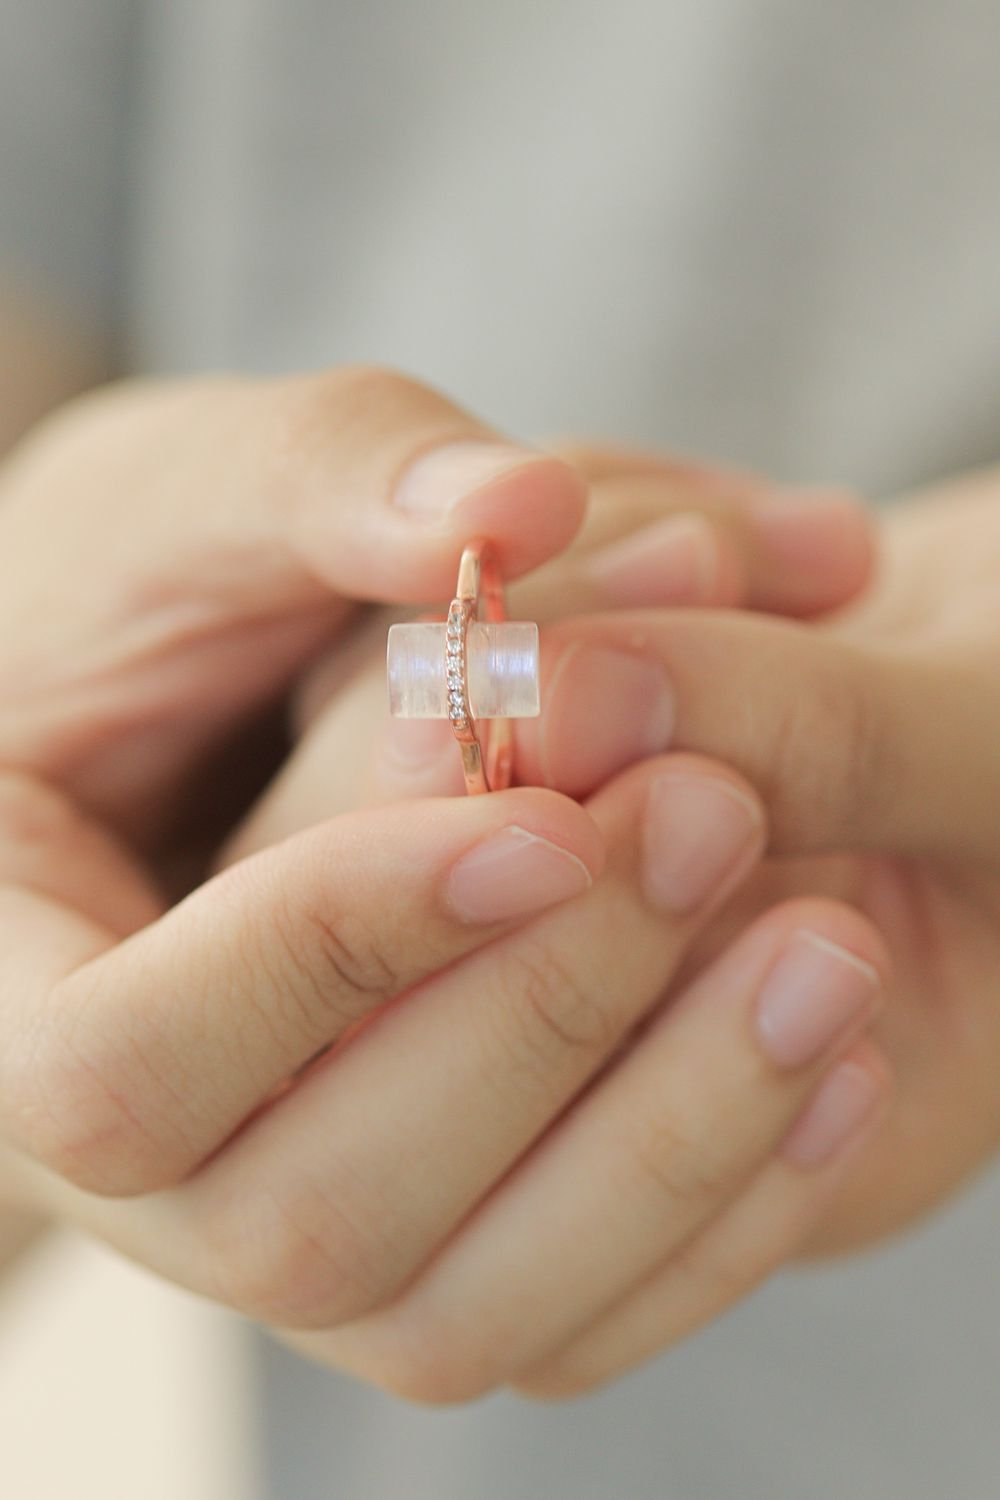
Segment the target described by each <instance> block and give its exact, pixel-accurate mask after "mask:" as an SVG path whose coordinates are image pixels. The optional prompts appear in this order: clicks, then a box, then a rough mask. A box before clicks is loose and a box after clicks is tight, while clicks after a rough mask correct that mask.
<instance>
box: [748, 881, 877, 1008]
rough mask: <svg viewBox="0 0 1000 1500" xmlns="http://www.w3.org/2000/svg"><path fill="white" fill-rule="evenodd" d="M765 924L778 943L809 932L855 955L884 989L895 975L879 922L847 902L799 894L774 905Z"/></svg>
mask: <svg viewBox="0 0 1000 1500" xmlns="http://www.w3.org/2000/svg"><path fill="white" fill-rule="evenodd" d="M761 927H762V930H763V932H764V933H765V934H766V936H767V939H768V940H770V941H773V942H774V943H775V945H776V946H780V945H781V944H782V943H784V942H786V941H788V940H789V939H790V938H791V937H793V936H794V935H795V934H796V933H804V934H808V935H809V936H810V937H811V938H813V939H814V940H818V941H819V942H821V943H827V944H829V945H830V946H831V947H834V948H837V949H839V950H841V951H842V952H843V953H844V954H845V955H846V956H848V957H850V958H853V959H854V960H855V961H856V962H857V963H858V964H860V965H862V966H863V967H864V968H865V969H866V970H867V971H869V972H870V973H871V975H872V981H873V983H874V984H875V985H876V986H877V987H878V988H880V989H882V990H884V989H885V988H886V987H887V985H888V983H889V980H890V978H891V975H892V955H891V953H890V951H889V948H888V946H887V945H886V942H885V939H884V938H883V937H882V934H881V933H880V932H879V930H878V928H877V927H876V926H875V924H874V923H873V922H872V921H871V920H870V919H869V918H868V917H866V916H865V915H864V914H863V913H862V912H860V911H858V910H857V909H856V908H855V907H853V906H848V905H847V904H846V903H845V902H842V901H836V900H834V899H832V898H830V897H826V896H807V897H797V898H794V899H792V900H789V901H784V902H782V903H781V904H780V905H778V906H775V907H773V908H772V909H771V910H770V911H769V912H768V913H767V914H766V915H765V916H764V917H763V918H761Z"/></svg>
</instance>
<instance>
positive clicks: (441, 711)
mask: <svg viewBox="0 0 1000 1500" xmlns="http://www.w3.org/2000/svg"><path fill="white" fill-rule="evenodd" d="M468 658H469V706H470V708H471V709H472V715H473V718H476V719H531V718H534V717H535V716H536V715H537V713H538V711H539V701H538V626H537V625H535V624H532V623H531V622H530V621H529V622H525V621H521V620H504V621H503V622H502V623H501V624H497V625H487V624H481V623H475V624H472V625H470V626H469V642H468ZM386 670H387V673H388V679H389V708H390V711H391V712H392V713H393V714H394V715H395V716H396V717H397V718H403V719H446V718H447V717H448V687H447V683H446V681H445V625H444V622H443V621H434V622H431V623H427V622H425V621H416V622H408V623H406V624H403V625H392V626H390V628H389V641H388V646H387V650H386Z"/></svg>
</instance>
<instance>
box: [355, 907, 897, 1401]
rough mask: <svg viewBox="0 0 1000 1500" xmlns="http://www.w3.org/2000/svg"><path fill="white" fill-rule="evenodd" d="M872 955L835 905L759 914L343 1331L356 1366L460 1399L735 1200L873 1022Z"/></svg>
mask: <svg viewBox="0 0 1000 1500" xmlns="http://www.w3.org/2000/svg"><path fill="white" fill-rule="evenodd" d="M845 939H846V942H845ZM848 943H849V944H850V946H847V944H848ZM884 962H885V958H884V950H883V948H882V945H881V943H880V941H879V940H878V938H877V936H876V934H875V933H874V931H873V930H872V929H871V927H870V924H868V923H867V922H866V921H864V919H862V918H861V917H859V916H857V915H856V914H855V913H853V912H851V911H850V910H848V909H846V908H838V907H836V906H832V905H826V904H824V903H820V902H813V903H809V902H805V901H799V902H795V903H791V904H789V905H788V906H787V907H785V908H779V909H777V910H775V911H772V912H771V913H769V914H768V915H767V916H766V917H765V918H764V919H762V920H761V921H760V922H759V923H758V924H757V925H756V926H755V928H753V929H751V930H750V931H749V932H748V933H747V934H746V935H745V936H744V937H743V938H741V939H740V940H739V941H738V942H737V943H735V944H734V945H733V946H732V947H731V948H730V950H728V951H727V953H726V954H725V955H724V956H723V957H722V958H721V959H720V960H719V961H718V962H717V963H716V964H715V965H714V966H713V967H712V969H711V970H709V971H707V972H706V973H705V974H703V975H702V976H700V977H699V978H698V979H697V980H696V981H695V982H694V984H693V985H692V986H691V987H690V988H689V989H688V991H686V992H685V993H684V994H683V995H682V996H681V997H680V998H679V1000H678V1001H677V1003H676V1004H675V1005H673V1006H670V1007H668V1008H666V1009H665V1010H664V1011H662V1012H661V1013H660V1014H659V1015H657V1016H656V1017H655V1018H654V1019H653V1021H652V1023H651V1024H650V1025H649V1026H648V1027H647V1028H645V1029H644V1030H643V1032H642V1034H641V1037H640V1038H639V1040H638V1041H637V1042H636V1043H635V1045H634V1046H633V1047H632V1048H631V1049H630V1051H629V1052H627V1053H626V1055H625V1057H624V1058H623V1059H622V1060H621V1061H620V1062H618V1064H617V1066H615V1067H613V1068H612V1069H611V1070H610V1071H609V1072H608V1073H607V1074H606V1075H604V1076H602V1077H600V1078H598V1080H597V1081H596V1083H595V1085H594V1086H593V1087H592V1088H591V1089H589V1090H588V1091H587V1092H586V1093H585V1094H584V1095H583V1096H582V1097H581V1098H580V1099H579V1100H577V1101H576V1103H575V1104H574V1105H573V1107H572V1108H571V1109H570V1110H569V1111H568V1112H567V1113H566V1114H564V1115H563V1117H562V1118H561V1119H560V1120H559V1121H558V1122H557V1124H556V1127H555V1128H554V1129H553V1130H552V1131H551V1132H549V1134H548V1135H547V1136H545V1137H544V1138H543V1139H542V1140H541V1141H540V1142H539V1144H538V1145H537V1146H536V1148H535V1150H534V1152H533V1153H532V1154H531V1155H529V1156H528V1157H527V1158H526V1160H524V1161H523V1162H522V1163H521V1164H520V1165H519V1168H518V1170H517V1171H516V1172H514V1173H513V1174H511V1175H510V1176H509V1177H507V1178H506V1179H505V1180H503V1181H501V1183H500V1184H499V1186H498V1187H497V1189H496V1191H495V1192H494V1193H493V1194H491V1195H490V1197H489V1198H488V1199H487V1200H486V1201H485V1202H484V1203H483V1204H481V1205H480V1206H479V1208H478V1209H477V1210H476V1212H475V1214H474V1215H473V1216H472V1218H471V1219H469V1220H467V1221H466V1222H465V1223H464V1224H463V1226H462V1231H461V1233H460V1234H459V1235H458V1236H456V1237H455V1238H454V1239H453V1240H452V1241H451V1242H450V1243H449V1244H447V1245H446V1246H445V1247H444V1248H443V1250H442V1251H441V1253H440V1254H439V1255H438V1256H437V1257H436V1258H435V1260H434V1261H433V1262H432V1264H431V1265H430V1266H429V1267H428V1268H427V1269H426V1270H425V1271H424V1272H423V1273H422V1274H421V1275H420V1277H419V1278H418V1279H417V1280H416V1281H415V1282H413V1283H411V1284H410V1285H409V1286H408V1287H407V1288H406V1291H405V1294H404V1295H403V1296H402V1297H401V1298H400V1299H399V1300H398V1301H397V1302H396V1303H395V1304H393V1305H391V1306H390V1307H388V1308H386V1309H384V1310H383V1311H382V1312H380V1313H377V1314H374V1315H373V1316H372V1317H370V1318H368V1319H364V1320H362V1321H361V1322H359V1323H354V1324H351V1325H349V1326H348V1327H347V1328H345V1329H342V1330H340V1331H339V1335H338V1338H337V1343H338V1347H339V1350H340V1352H341V1354H342V1355H343V1353H344V1352H345V1350H346V1351H349V1355H350V1356H351V1364H350V1367H351V1368H352V1369H354V1370H355V1371H356V1372H357V1373H360V1374H362V1375H363V1376H365V1378H368V1379H372V1378H374V1379H376V1380H377V1381H378V1383H380V1384H382V1383H384V1382H385V1378H386V1375H387V1373H388V1371H389V1370H390V1368H391V1369H392V1370H394V1371H395V1377H396V1378H397V1379H398V1378H399V1374H400V1372H401V1371H402V1372H404V1379H405V1381H406V1383H407V1385H408V1386H409V1387H410V1389H411V1390H413V1389H414V1388H415V1390H416V1391H417V1392H418V1393H419V1396H420V1399H425V1400H426V1399H433V1400H435V1401H453V1400H467V1399H469V1398H470V1397H472V1396H475V1395H479V1394H482V1393H483V1392H484V1391H486V1390H488V1389H490V1388H492V1387H493V1386H495V1385H496V1384H498V1383H500V1382H503V1381H505V1380H509V1379H510V1378H511V1376H512V1375H513V1374H514V1373H515V1372H517V1371H519V1370H522V1369H524V1368H527V1367H531V1366H534V1365H536V1364H538V1363H539V1362H541V1361H543V1360H544V1359H545V1358H546V1357H547V1356H548V1354H549V1352H550V1351H553V1350H556V1349H558V1348H560V1347H562V1346H563V1345H564V1344H565V1343H566V1341H567V1340H568V1339H570V1338H571V1337H572V1336H573V1335H574V1334H575V1333H576V1332H577V1331H579V1330H580V1329H581V1328H584V1327H586V1326H587V1325H588V1324H590V1323H592V1322H593V1321H595V1320H596V1318H597V1317H598V1316H600V1315H601V1314H602V1313H604V1312H606V1311H607V1310H609V1309H610V1308H612V1307H614V1306H615V1304H616V1303H618V1302H619V1301H620V1299H621V1297H622V1296H623V1295H624V1294H625V1293H626V1292H627V1291H628V1290H630V1289H631V1288H634V1287H636V1286H637V1285H639V1284H641V1283H642V1282H643V1281H644V1280H645V1279H646V1278H647V1277H649V1276H650V1275H651V1274H652V1273H653V1272H654V1271H655V1269H656V1268H657V1266H659V1265H661V1264H662V1263H663V1262H664V1261H665V1260H666V1259H668V1258H669V1257H670V1255H671V1254H673V1253H674V1252H676V1251H677V1250H679V1249H680V1248H681V1247H682V1246H683V1245H684V1244H686V1243H687V1241H688V1240H689V1239H690V1238H691V1237H692V1236H693V1235H695V1234H696V1233H698V1232H699V1231H701V1230H702V1229H704V1227H705V1226H706V1225H707V1223H708V1222H709V1221H710V1220H711V1219H713V1218H714V1217H715V1216H716V1215H717V1214H718V1213H719V1212H720V1210H722V1209H723V1208H725V1207H726V1206H727V1205H728V1204H730V1203H731V1202H732V1201H733V1200H734V1199H735V1197H736V1196H737V1194H739V1193H740V1192H741V1191H743V1190H744V1188H745V1186H746V1184H747V1183H748V1182H749V1181H750V1180H751V1178H752V1177H753V1176H754V1175H755V1173H756V1172H758V1171H759V1170H760V1169H761V1168H762V1167H763V1165H764V1164H765V1162H766V1161H767V1160H768V1159H769V1158H770V1157H771V1156H772V1154H773V1153H774V1152H775V1150H776V1149H777V1147H778V1145H779V1143H780V1142H781V1140H782V1138H783V1137H784V1136H785V1135H786V1133H787V1132H788V1131H789V1129H790V1127H791V1126H792V1124H793V1122H794V1121H795V1119H796V1117H797V1116H798V1115H799V1113H800V1111H801V1110H802V1108H803V1106H804V1104H805V1103H806V1101H807V1100H808V1099H809V1097H810V1096H811V1094H812V1093H813V1091H814V1090H815V1088H816V1086H817V1084H818V1083H819V1081H820V1079H821V1077H823V1075H824V1074H825V1073H826V1071H827V1070H828V1069H829V1067H830V1065H831V1063H832V1061H833V1059H834V1058H836V1057H837V1056H838V1055H841V1054H842V1053H843V1051H844V1050H845V1049H846V1047H847V1046H848V1045H849V1043H850V1042H851V1041H853V1040H854V1039H856V1037H857V1036H858V1035H859V1033H860V1031H861V1030H862V1029H863V1028H864V1027H866V1026H867V1025H868V1024H870V1022H871V1020H872V1017H873V1015H874V1013H875V1011H876V1007H877V1003H878V995H879V988H880V977H879V970H878V969H877V968H876V963H878V964H883V965H884ZM821 1123H822V1122H821ZM810 1128H811V1129H813V1128H812V1127H810ZM815 1140H816V1131H815V1129H813V1145H815ZM806 1145H807V1146H808V1145H809V1142H808V1141H807V1142H806Z"/></svg>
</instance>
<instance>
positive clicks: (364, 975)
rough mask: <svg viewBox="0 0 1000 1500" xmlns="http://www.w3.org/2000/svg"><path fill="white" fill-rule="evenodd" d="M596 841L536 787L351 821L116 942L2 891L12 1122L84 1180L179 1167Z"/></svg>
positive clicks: (46, 1157)
mask: <svg viewBox="0 0 1000 1500" xmlns="http://www.w3.org/2000/svg"><path fill="white" fill-rule="evenodd" d="M602 847H603V846H602V842H601V838H600V835H599V833H598V831H597V829H596V828H595V826H594V824H593V822H592V820H591V819H590V818H589V816H588V815H587V814H586V812H584V811H583V809H581V808H579V807H577V806H576V805H575V804H574V803H571V802H569V801H568V800H567V799H564V798H558V797H553V796H552V795H551V794H548V793H544V792H533V791H513V792H510V793H506V794H500V795H497V796H493V797H477V798H463V799H460V800H456V801H454V802H452V803H449V804H448V805H447V806H440V805H438V804H437V803H434V804H412V805H409V806H407V807H406V808H405V809H403V808H395V809H393V810H392V811H391V812H388V813H374V814H368V815H364V814H356V815H354V816H353V817H348V818H343V819H340V820H338V821H336V822H335V823H332V824H327V825H323V826H321V827H318V828H316V829H314V830H313V831H311V832H310V833H309V834H306V835H303V836H302V837H301V838H298V839H295V840H289V841H287V842H285V843H284V844H282V845H281V846H279V847H278V848H275V849H272V850H268V851H265V852H264V853H262V854H260V855H258V856H256V857H255V858H253V859H251V860H247V861H245V862H243V863H242V864H240V865H237V866H233V867H232V868H231V869H230V870H228V871H227V872H225V874H223V875H221V876H219V877H217V878H216V879H215V880H213V881H210V882H209V883H208V884H207V885H205V886H203V887H201V888H200V889H199V890H198V891H196V892H195V893H194V894H193V895H192V896H190V897H189V898H188V899H187V900H186V901H184V902H182V903H181V904H180V905H179V906H176V907H174V908H173V909H172V910H171V911H170V912H168V913H167V914H166V916H164V917H162V918H161V919H160V920H159V921H157V922H154V923H153V924H152V925H150V926H148V927H146V928H144V929H142V930H141V931H139V932H137V933H135V934H134V935H133V936H132V937H131V938H128V939H127V940H126V941H125V942H123V943H121V944H119V945H117V946H110V945H109V935H108V934H107V933H101V932H100V931H99V930H98V929H95V928H94V927H93V925H92V924H91V925H88V924H86V923H85V922H84V921H83V919H82V918H79V917H76V915H75V914H73V913H69V912H67V911H66V910H65V909H64V908H62V907H60V906H58V905H57V904H55V903H53V902H52V901H43V900H41V898H39V897H36V896H34V895H33V894H32V893H29V892H25V891H18V890H10V891H9V892H7V893H6V894H5V901H4V914H5V917H6V919H7V921H8V923H9V930H10V931H12V932H16V933H18V944H17V945H14V944H12V945H11V951H10V952H9V953H8V955H7V957H6V973H5V975H4V981H5V982H4V985H3V991H4V994H5V995H6V996H7V1000H6V1003H5V1006H4V1008H3V1012H2V1017H0V1024H2V1027H3V1036H2V1045H0V1110H2V1114H3V1124H4V1127H5V1130H6V1133H7V1135H8V1137H9V1138H10V1139H11V1140H12V1141H13V1142H14V1143H15V1144H17V1145H18V1146H19V1147H21V1148H22V1149H23V1150H25V1151H27V1152H28V1153H29V1154H31V1155H33V1156H35V1157H37V1158H38V1159H40V1160H41V1161H42V1162H43V1163H44V1164H45V1165H47V1166H48V1167H49V1168H51V1169H52V1170H54V1171H57V1172H58V1173H60V1174H61V1175H63V1176H65V1177H67V1178H69V1179H71V1180H72V1181H73V1182H75V1183H77V1184H79V1185H81V1186H84V1187H86V1188H88V1189H89V1190H91V1191H92V1192H101V1193H116V1194H128V1193H136V1192H149V1191H151V1190H153V1189H154V1188H157V1187H161V1186H163V1185H164V1184H167V1183H170V1182H173V1181H176V1180H178V1179H180V1178H181V1177H183V1176H184V1175H185V1174H186V1173H187V1172H189V1171H190V1170H191V1169H192V1168H193V1167H194V1166H195V1165H196V1164H197V1163H198V1162H199V1161H201V1160H202V1159H203V1158H204V1157H205V1156H206V1155H207V1154H208V1153H209V1152H210V1151H211V1150H214V1149H216V1148H217V1147H218V1146H219V1145H220V1144H221V1142H222V1141H223V1140H225V1139H226V1138H227V1137H228V1136H229V1135H230V1134H231V1133H232V1132H233V1131H234V1130H235V1129H236V1128H237V1126H239V1125H240V1123H241V1122H242V1121H243V1120H244V1119H245V1118H246V1116H247V1115H248V1114H249V1113H250V1112H251V1111H252V1110H253V1109H254V1108H255V1107H257V1106H259V1105H260V1104H261V1103H262V1102H263V1101H264V1100H265V1099H266V1098H267V1097H269V1095H270V1094H271V1093H272V1092H273V1091H274V1090H275V1089H276V1088H278V1087H279V1086H281V1085H282V1084H283V1083H286V1082H287V1081H288V1079H289V1078H290V1076H291V1075H292V1073H293V1072H294V1071H295V1070H296V1069H297V1068H299V1067H301V1066H302V1065H303V1064H304V1063H306V1062H307V1061H308V1060H309V1059H310V1058H311V1057H313V1056H315V1055H316V1054H317V1053H318V1052H319V1051H320V1050H321V1049H323V1048H324V1047H327V1046H329V1045H330V1044H331V1043H332V1042H335V1041H336V1040H337V1039H338V1038H339V1037H341V1036H344V1035H346V1034H347V1033H348V1032H349V1031H350V1029H351V1028H353V1027H355V1026H357V1025H358V1024H359V1023H360V1022H362V1021H363V1020H364V1019H365V1018H366V1017H368V1016H370V1015H371V1014H372V1013H373V1012H375V1011H376V1010H377V1009H378V1008H379V1007H380V1006H381V1005H383V1004H384V1003H385V1002H387V1001H389V1000H391V999H393V998H394V997H396V996H400V995H403V994H404V993H405V992H406V991H407V990H408V989H410V988H411V987H412V986H413V985H414V984H416V983H418V982H419V981H420V980H421V979H423V978H424V977H426V976H427V975H428V974H429V973H432V972H434V971H436V970H437V969H438V968H440V967H442V966H446V965H448V964H449V963H451V962H453V961H454V960H455V959H456V958H458V957H460V956H461V955H462V954H463V953H467V952H469V951H470V950H471V949H472V948H474V947H475V946H477V945H478V944H482V943H484V942H486V941H488V940H490V939H491V938H494V937H495V936H496V935H497V934H498V933H499V932H502V931H503V930H504V929H505V928H506V927H509V926H511V925H512V924H514V923H516V922H518V921H519V920H521V919H523V918H524V917H525V916H526V915H529V914H532V913H534V912H535V911H538V910H540V909H543V908H545V907H546V906H549V905H552V904H554V903H556V902H558V901H560V900H567V899H569V898H570V897H572V896H573V895H575V894H578V893H579V892H580V891H582V890H584V889H586V888H587V886H588V885H589V884H590V882H591V880H592V878H593V875H594V874H595V873H596V871H597V870H598V868H599V867H600V862H601V858H602ZM67 934H68V935H67ZM102 949H103V950H104V951H102Z"/></svg>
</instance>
